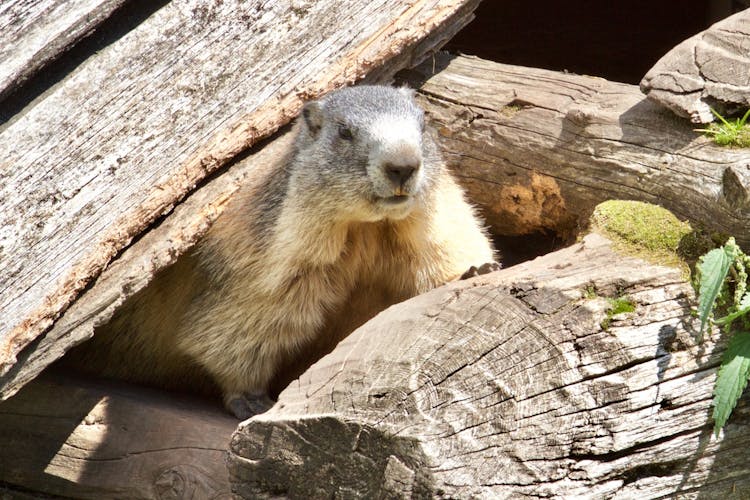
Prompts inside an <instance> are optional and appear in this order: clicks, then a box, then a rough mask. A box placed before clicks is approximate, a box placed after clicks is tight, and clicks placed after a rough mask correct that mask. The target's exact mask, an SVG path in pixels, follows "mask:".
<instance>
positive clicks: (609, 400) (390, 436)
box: [229, 234, 750, 498]
mask: <svg viewBox="0 0 750 500" xmlns="http://www.w3.org/2000/svg"><path fill="white" fill-rule="evenodd" d="M621 296H627V297H628V298H629V300H631V301H632V302H633V304H634V305H635V311H634V312H633V313H629V314H625V315H619V316H615V317H613V318H611V321H608V323H609V326H607V327H606V328H604V327H602V326H601V325H602V322H603V321H604V320H605V319H606V318H607V316H608V314H607V309H608V307H610V302H609V301H608V300H607V298H613V297H621ZM692 297H693V294H692V289H691V287H690V286H689V285H688V284H687V283H685V282H684V281H683V280H682V278H681V277H680V272H679V271H678V270H675V269H670V268H666V267H662V266H656V265H651V264H647V263H645V262H643V261H638V260H637V259H634V258H629V257H624V256H622V255H618V254H616V253H615V252H613V251H612V249H611V247H610V244H609V242H608V241H607V240H605V239H604V238H602V237H600V236H598V235H596V234H592V235H589V236H587V237H586V238H585V239H584V240H583V241H582V242H581V243H578V244H576V245H574V246H572V247H569V248H566V249H564V250H561V251H558V252H555V253H552V254H548V255H547V256H544V257H540V258H538V259H536V260H534V261H531V262H528V263H525V264H522V265H518V266H515V267H512V268H509V269H506V270H503V271H500V272H498V273H492V274H490V275H486V276H482V277H478V278H475V279H472V280H469V281H464V282H457V283H452V284H450V285H448V286H445V287H442V288H439V289H436V290H433V291H432V292H429V293H427V294H425V295H422V296H419V297H416V298H414V299H412V300H410V301H407V302H404V303H401V304H397V305H395V306H393V307H391V308H389V309H387V310H386V311H384V312H383V313H381V314H380V315H378V316H376V317H375V318H374V319H373V320H371V321H370V322H368V323H367V324H365V325H364V326H363V327H361V328H360V329H358V330H357V331H355V332H354V333H353V334H352V335H351V336H349V337H348V338H347V339H345V340H344V341H343V342H342V343H341V344H339V346H338V347H337V348H336V350H334V351H333V352H332V353H331V354H330V355H328V356H326V357H324V358H323V359H322V360H321V361H319V362H318V363H317V364H315V365H314V366H313V367H312V368H310V369H309V370H308V371H307V372H306V373H305V374H304V375H303V376H302V377H301V378H300V379H299V380H298V381H296V382H295V383H293V384H292V385H291V386H289V387H288V388H287V389H286V390H285V391H284V392H282V393H281V395H280V397H279V402H278V404H277V405H276V406H274V408H272V409H271V410H270V411H269V412H268V413H266V414H263V415H260V416H257V417H255V418H253V419H251V420H248V421H246V422H243V423H242V424H241V425H240V427H239V428H238V431H237V432H236V433H235V435H234V436H233V438H232V445H231V451H230V459H229V469H230V473H231V481H232V489H233V491H234V492H235V493H237V494H239V495H240V496H242V497H244V498H277V497H280V496H281V497H289V498H343V497H346V498H526V497H529V498H531V497H533V498H538V497H540V496H544V497H546V498H662V497H667V496H669V497H670V498H723V497H731V495H739V496H740V497H743V496H745V495H747V493H748V492H750V470H748V469H747V468H746V467H744V466H742V465H741V464H743V463H746V462H747V459H748V458H750V451H748V450H749V448H748V445H750V437H749V436H750V433H748V430H750V429H749V427H748V426H749V425H750V420H749V419H748V411H747V406H746V405H741V407H740V408H739V409H738V410H736V412H735V414H734V416H733V417H732V420H731V422H730V424H729V425H728V427H727V428H726V436H725V438H724V439H718V440H716V439H713V438H711V432H712V431H711V423H710V422H709V406H710V401H711V390H712V385H713V382H714V379H715V368H716V365H717V363H718V359H719V357H718V356H719V351H720V349H716V347H717V345H716V344H715V343H714V340H715V339H707V340H706V341H705V342H704V343H703V344H700V343H697V342H696V340H695V336H696V321H695V319H694V318H693V316H692V315H691V313H690V300H691V298H692Z"/></svg>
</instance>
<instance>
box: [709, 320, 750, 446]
mask: <svg viewBox="0 0 750 500" xmlns="http://www.w3.org/2000/svg"><path fill="white" fill-rule="evenodd" d="M748 375H750V332H737V333H735V334H734V335H733V336H732V338H731V339H730V340H729V345H728V346H727V351H726V352H725V353H724V357H723V358H722V361H721V366H720V367H719V374H718V375H717V377H716V386H715V387H714V434H717V435H718V434H719V431H720V430H721V428H722V427H724V424H726V422H727V419H728V418H729V415H731V413H732V410H733V409H734V407H735V406H736V405H737V400H738V399H740V396H741V395H742V391H743V390H744V389H745V386H746V385H747V378H748Z"/></svg>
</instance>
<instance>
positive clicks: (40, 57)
mask: <svg viewBox="0 0 750 500" xmlns="http://www.w3.org/2000/svg"><path fill="white" fill-rule="evenodd" d="M123 3H125V0H72V1H71V0H37V1H32V2H29V1H21V0H8V1H4V2H3V4H2V5H0V61H2V65H0V100H2V99H3V98H5V97H6V96H7V95H8V94H10V93H11V92H13V91H14V90H16V89H17V88H19V87H20V86H21V85H23V84H24V82H25V81H26V80H28V79H29V78H31V77H32V76H34V74H36V73H37V72H39V70H41V69H42V68H43V67H44V66H46V65H47V64H49V63H50V62H51V61H53V60H55V59H57V58H58V57H60V55H61V54H62V53H63V52H65V51H66V50H68V49H70V48H71V47H72V46H73V45H75V44H76V42H78V41H79V40H81V39H82V38H84V37H85V36H87V35H88V34H90V33H91V32H92V31H93V30H94V29H96V27H97V26H98V25H99V24H101V23H102V22H103V21H104V20H105V19H107V17H109V15H110V14H111V13H112V12H113V11H114V10H115V9H117V8H118V7H120V6H121V5H122V4H123Z"/></svg>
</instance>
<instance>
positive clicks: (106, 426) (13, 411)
mask: <svg viewBox="0 0 750 500" xmlns="http://www.w3.org/2000/svg"><path fill="white" fill-rule="evenodd" d="M236 426H237V420H236V419H235V418H233V417H230V416H229V415H227V414H225V413H224V412H223V411H222V409H221V407H220V406H219V405H215V404H210V403H207V402H203V401H200V400H197V399H196V398H194V397H186V396H180V395H175V394H169V393H166V392H164V391H155V390H149V389H145V388H142V387H135V386H128V385H125V384H118V383H115V382H91V381H86V380H83V379H80V378H74V377H70V376H63V375H61V374H59V373H56V372H52V373H47V374H45V375H44V376H42V377H40V378H39V379H37V380H35V381H34V382H33V383H31V384H29V385H28V386H27V387H25V388H23V389H22V390H21V391H20V392H19V393H18V394H17V395H16V396H15V397H13V398H12V399H10V400H8V401H5V402H3V403H0V441H2V443H3V451H2V454H1V455H0V471H2V472H0V481H2V482H4V483H8V484H13V485H20V486H23V487H24V488H25V489H29V490H34V491H37V492H42V493H49V494H53V495H62V496H66V497H72V498H92V499H94V498H112V497H117V498H229V481H228V474H227V471H226V467H225V457H226V448H227V445H228V443H229V438H230V436H231V434H232V432H233V431H234V429H235V427H236Z"/></svg>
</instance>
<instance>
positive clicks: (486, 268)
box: [458, 262, 503, 280]
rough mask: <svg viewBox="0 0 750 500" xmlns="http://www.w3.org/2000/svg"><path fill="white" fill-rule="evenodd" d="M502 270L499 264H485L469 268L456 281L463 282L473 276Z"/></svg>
mask: <svg viewBox="0 0 750 500" xmlns="http://www.w3.org/2000/svg"><path fill="white" fill-rule="evenodd" d="M502 268H503V266H502V264H500V263H499V262H485V263H484V264H482V265H481V266H479V267H477V266H471V267H470V268H469V270H468V271H466V272H465V273H463V274H462V275H461V277H460V278H458V279H460V280H465V279H469V278H473V277H475V276H480V275H482V274H488V273H491V272H493V271H499V270H500V269H502Z"/></svg>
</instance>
